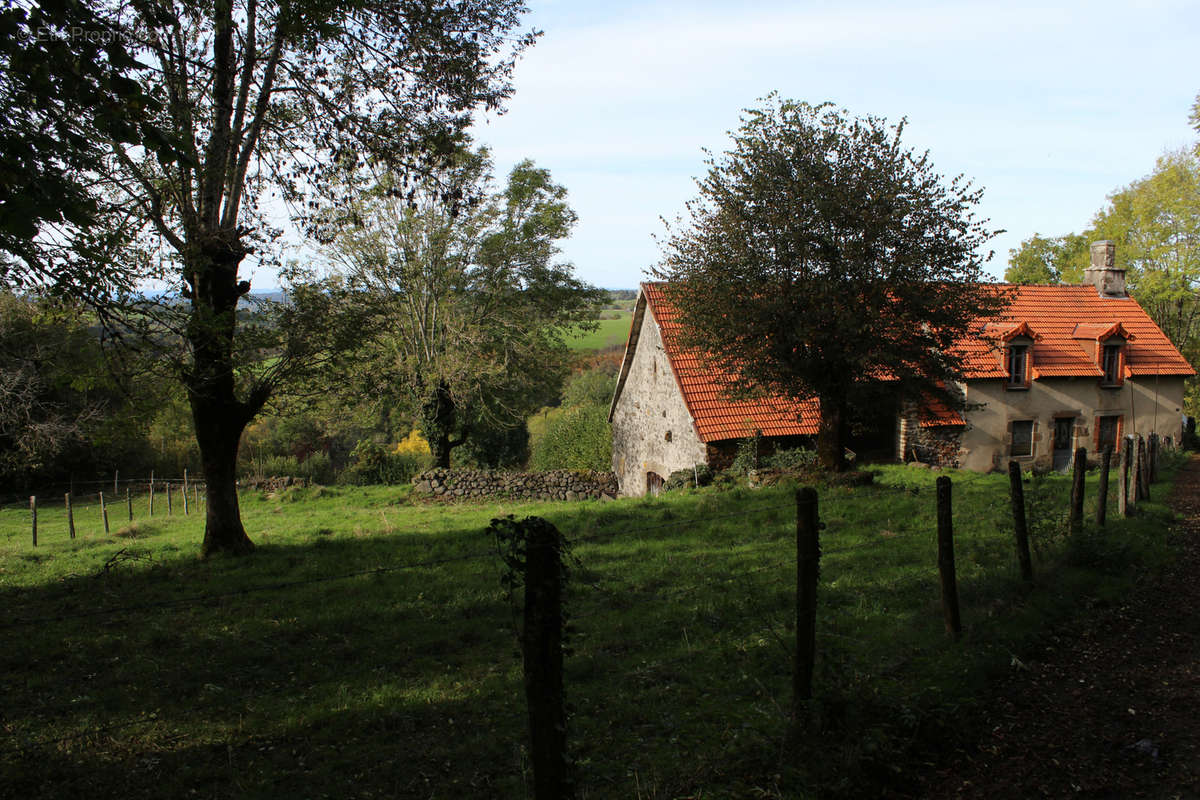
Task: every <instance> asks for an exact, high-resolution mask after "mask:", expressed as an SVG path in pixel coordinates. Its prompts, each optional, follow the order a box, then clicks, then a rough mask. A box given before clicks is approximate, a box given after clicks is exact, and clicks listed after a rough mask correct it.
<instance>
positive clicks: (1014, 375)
mask: <svg viewBox="0 0 1200 800" xmlns="http://www.w3.org/2000/svg"><path fill="white" fill-rule="evenodd" d="M1007 356H1008V357H1007V364H1006V371H1007V372H1008V388H1009V389H1028V388H1029V345H1027V344H1010V345H1009V346H1008V354H1007Z"/></svg>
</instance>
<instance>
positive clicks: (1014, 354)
mask: <svg viewBox="0 0 1200 800" xmlns="http://www.w3.org/2000/svg"><path fill="white" fill-rule="evenodd" d="M984 336H987V337H989V338H993V337H994V340H998V341H996V345H997V347H996V353H997V355H998V357H999V361H1000V364H999V366H1000V369H1002V370H1003V371H1004V388H1006V389H1028V388H1029V387H1030V385H1031V381H1032V380H1033V377H1034V375H1033V345H1034V343H1035V342H1037V340H1038V339H1040V338H1041V337H1040V336H1038V335H1037V334H1036V333H1035V332H1034V330H1033V328H1031V327H1029V323H1028V322H1003V323H999V322H995V323H993V322H989V323H988V324H987V325H986V326H984Z"/></svg>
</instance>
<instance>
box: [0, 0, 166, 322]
mask: <svg viewBox="0 0 1200 800" xmlns="http://www.w3.org/2000/svg"><path fill="white" fill-rule="evenodd" d="M123 33H124V31H123V28H122V27H121V26H120V25H118V24H115V23H114V21H113V20H111V19H109V18H107V17H106V16H105V15H104V14H103V13H101V12H98V11H97V10H96V9H94V8H93V7H92V6H91V5H89V4H87V3H84V2H79V0H55V2H44V3H30V2H22V1H21V0H18V1H17V2H11V3H6V4H5V5H4V7H3V8H0V108H3V109H4V115H3V117H2V118H0V286H4V287H6V288H8V289H10V290H13V289H16V290H21V289H29V288H33V287H36V288H39V289H43V290H45V289H50V290H54V291H56V292H59V293H66V294H69V295H72V296H74V297H76V298H87V299H91V300H96V299H100V300H105V299H110V298H111V296H112V294H113V292H114V291H115V290H119V289H120V288H123V287H124V288H128V286H129V282H128V279H129V273H128V272H127V271H124V270H119V269H117V270H114V269H112V268H111V266H110V265H108V264H103V266H101V263H100V262H101V259H102V255H103V249H104V245H105V238H104V237H103V236H102V235H100V236H96V237H94V238H88V237H85V236H82V235H81V232H82V231H83V230H85V229H87V228H88V227H89V226H92V225H94V224H95V222H96V221H97V219H98V217H100V216H101V215H102V214H103V212H104V208H105V198H103V197H102V196H101V195H99V194H98V193H97V192H95V191H93V188H94V186H95V174H94V172H93V168H94V166H95V164H96V162H97V161H98V160H99V159H100V158H101V157H102V156H103V155H104V153H105V150H106V146H107V144H108V143H109V142H120V143H122V144H126V145H142V144H146V143H150V144H155V145H159V146H161V145H162V144H163V141H162V136H161V134H160V133H159V132H158V131H157V129H156V128H155V127H154V126H153V124H152V119H153V113H154V112H155V111H157V110H158V109H159V106H158V103H157V102H156V100H155V98H153V97H151V96H150V95H149V94H148V93H147V91H146V89H145V87H144V86H143V85H142V84H141V83H139V82H138V80H137V78H139V77H142V76H143V75H144V74H145V71H146V65H145V64H143V63H140V62H139V61H137V59H136V58H135V57H134V55H133V49H132V48H131V47H129V46H128V41H127V39H126V37H125V36H124V35H123ZM162 152H163V155H164V158H170V155H169V153H170V151H169V149H167V148H163V150H162ZM68 243H71V244H74V247H68V246H66V245H67V244H68Z"/></svg>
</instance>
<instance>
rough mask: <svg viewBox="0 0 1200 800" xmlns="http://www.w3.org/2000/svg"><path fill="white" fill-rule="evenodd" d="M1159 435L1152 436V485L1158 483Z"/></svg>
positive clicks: (1153, 434)
mask: <svg viewBox="0 0 1200 800" xmlns="http://www.w3.org/2000/svg"><path fill="white" fill-rule="evenodd" d="M1158 448H1159V444H1158V434H1157V433H1152V434H1150V483H1158Z"/></svg>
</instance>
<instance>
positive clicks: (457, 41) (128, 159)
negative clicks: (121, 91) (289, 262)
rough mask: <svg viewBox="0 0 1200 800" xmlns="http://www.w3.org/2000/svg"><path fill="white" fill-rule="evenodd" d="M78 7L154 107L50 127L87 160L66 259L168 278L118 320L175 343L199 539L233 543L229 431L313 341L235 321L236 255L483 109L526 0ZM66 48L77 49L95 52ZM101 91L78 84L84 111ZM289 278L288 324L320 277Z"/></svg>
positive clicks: (452, 138) (262, 256) (263, 245)
mask: <svg viewBox="0 0 1200 800" xmlns="http://www.w3.org/2000/svg"><path fill="white" fill-rule="evenodd" d="M89 8H91V9H92V11H93V12H94V17H95V21H96V24H97V25H98V26H102V27H103V29H104V30H105V31H109V32H112V33H113V35H115V36H116V37H117V39H118V40H119V41H121V42H123V43H124V46H125V47H126V48H127V52H128V54H129V55H131V56H132V57H133V58H135V59H137V60H138V61H139V62H140V63H141V64H144V65H145V66H146V69H144V70H140V71H138V70H135V69H134V68H132V67H131V68H130V70H131V72H136V76H135V77H136V81H137V83H138V84H139V85H140V89H141V92H142V93H143V94H144V95H146V96H147V97H149V98H153V100H154V104H153V105H148V106H147V108H146V116H147V122H146V125H145V126H144V127H143V128H140V129H139V133H141V134H142V136H141V137H140V138H139V139H137V141H136V142H130V141H129V139H130V138H131V137H128V136H122V135H117V132H111V131H108V130H106V129H104V128H98V129H97V130H95V131H94V132H93V134H92V136H91V137H90V138H88V139H87V140H86V141H79V140H77V139H74V138H66V139H63V143H64V153H65V154H64V159H75V160H81V161H86V162H87V164H88V169H87V171H86V179H87V180H86V187H85V188H86V191H87V192H88V195H87V198H86V199H87V200H88V201H89V202H94V210H95V214H92V215H90V217H89V218H88V219H82V218H81V219H79V220H76V222H77V223H78V224H76V225H75V226H74V227H73V228H71V229H70V230H68V231H66V234H67V236H68V239H69V241H67V242H66V243H65V244H66V245H67V246H68V249H69V250H70V252H71V254H72V256H71V257H72V258H73V259H76V260H78V261H79V262H80V263H88V264H91V265H92V271H91V273H89V274H112V273H113V272H114V271H115V270H120V271H121V272H122V274H126V275H128V278H127V280H126V281H125V282H124V286H125V287H126V288H128V287H131V286H133V285H137V282H139V281H145V280H150V279H152V280H155V281H157V282H159V285H165V286H166V287H167V292H166V293H165V294H163V295H160V296H159V297H158V300H159V302H157V303H151V302H150V300H151V298H148V297H141V298H135V300H136V302H134V303H132V304H130V306H125V308H126V309H128V308H130V307H132V310H131V313H130V314H127V315H126V316H125V327H124V329H122V330H120V332H121V333H122V335H124V336H125V337H126V338H132V337H134V334H135V333H137V332H139V331H140V332H144V333H145V334H146V335H144V336H141V337H138V338H140V341H141V343H142V345H144V346H157V345H162V344H164V343H168V344H170V345H171V347H172V348H174V349H175V350H176V351H177V352H181V353H183V358H182V359H176V360H175V363H176V365H177V367H178V369H177V370H176V376H177V377H178V378H179V379H180V380H181V381H182V383H183V385H184V386H185V388H186V392H187V397H188V403H189V405H190V407H191V411H192V417H193V422H194V427H195V432H196V437H197V443H198V445H199V449H200V454H201V460H202V464H203V468H204V472H205V479H206V486H207V490H208V503H207V506H206V515H207V518H206V525H205V534H204V544H203V546H202V552H204V553H205V554H208V553H213V552H218V551H222V552H230V553H244V552H249V551H250V550H251V549H252V548H253V545H252V543H251V542H250V539H249V538H248V537H247V536H246V533H245V530H244V528H243V526H242V523H241V518H240V513H239V510H238V502H237V492H236V463H237V453H238V447H239V442H240V437H241V434H242V431H243V430H244V428H245V427H246V425H247V424H248V423H249V422H250V420H252V419H253V418H254V417H255V415H256V414H257V413H258V412H259V411H260V410H261V409H262V408H263V406H264V404H265V403H266V402H267V400H268V398H269V397H270V396H271V394H272V392H273V391H274V390H275V389H276V388H278V386H279V385H280V381H281V380H283V379H284V378H286V377H287V376H288V375H289V374H290V373H291V372H292V370H291V369H290V365H294V364H302V363H303V362H304V361H306V360H309V359H311V358H312V357H313V356H314V355H317V354H318V350H319V348H317V347H315V346H314V344H313V343H310V342H307V341H306V340H305V337H304V336H299V335H291V337H290V338H288V336H287V335H285V336H284V339H283V340H281V341H280V340H277V341H276V342H274V343H273V344H271V347H273V348H275V349H276V350H278V352H277V353H275V354H274V356H276V357H277V358H278V360H277V361H275V362H271V360H270V358H264V356H270V355H271V354H269V353H266V352H264V347H265V345H264V342H263V340H262V339H261V338H260V336H259V334H260V333H261V330H254V329H247V328H246V327H244V326H241V325H240V317H239V303H240V302H244V301H243V300H242V298H244V297H246V295H247V294H248V293H249V291H250V288H251V287H250V282H249V281H248V280H246V279H245V273H244V272H243V262H244V261H245V260H246V259H247V258H249V259H250V263H252V264H267V265H271V264H275V263H277V262H278V260H279V257H280V246H279V240H280V234H281V231H280V230H279V228H278V225H277V223H275V222H274V220H275V219H276V218H277V217H278V214H279V212H280V210H282V209H286V210H287V212H288V214H289V216H290V217H291V220H292V221H293V222H294V223H295V224H296V225H297V226H298V227H299V228H300V229H301V230H303V231H305V232H307V233H310V234H315V233H316V231H315V229H314V213H313V212H314V211H315V210H316V209H318V208H320V207H321V205H322V203H321V200H322V198H324V199H326V200H329V201H338V200H340V201H345V200H346V198H345V197H336V196H335V195H336V192H337V191H339V190H340V189H341V188H342V184H341V183H339V182H336V181H334V180H331V177H332V176H333V175H335V174H342V173H344V172H346V171H347V170H353V169H356V168H358V169H379V168H381V167H382V168H386V169H387V170H388V171H391V172H394V173H396V174H399V175H401V176H402V178H403V177H409V178H411V177H413V176H420V175H422V174H424V173H426V172H428V171H429V170H431V169H435V168H436V167H437V166H438V165H439V164H440V163H441V162H443V161H444V160H445V159H446V158H447V157H448V155H449V154H450V153H452V152H453V150H454V145H455V142H456V140H457V138H458V137H459V135H460V134H461V132H462V131H464V130H465V129H466V127H467V126H468V125H469V124H470V120H471V116H472V113H473V112H475V111H476V110H478V109H481V108H483V109H496V108H499V107H500V106H501V105H502V103H503V102H504V100H505V99H506V98H507V97H508V96H509V95H510V94H511V92H512V84H511V75H512V70H513V66H514V64H515V60H516V58H517V57H518V56H519V54H520V53H521V52H522V50H523V49H524V48H525V47H527V46H529V45H530V44H531V43H532V42H533V40H534V38H535V37H536V34H534V33H526V34H519V33H518V34H516V35H514V31H515V29H516V27H517V26H518V24H519V22H520V17H521V14H522V13H523V12H524V10H525V8H524V6H523V4H522V3H521V2H520V1H519V0H463V2H433V3H430V2H424V1H423V0H351V2H345V3H326V2H304V1H303V0H302V1H301V2H275V1H274V0H215V2H211V3H208V2H203V3H202V2H193V0H150V2H140V3H134V4H99V5H95V6H89ZM69 33H70V32H69V31H68V32H63V31H61V30H60V31H57V32H56V33H55V35H57V34H63V35H66V34H69ZM84 33H85V34H87V36H91V34H92V31H91V30H90V29H88V30H84ZM85 38H86V37H85ZM68 39H69V36H68ZM83 57H84V60H85V61H87V62H88V63H92V64H94V63H95V62H96V61H98V60H99V61H102V60H103V59H104V58H105V57H106V56H105V55H104V54H103V53H100V52H88V53H83ZM73 63H74V62H73V61H69V60H49V61H48V63H46V64H43V65H40V68H41V69H44V70H46V71H48V73H49V74H51V75H66V76H67V77H65V78H63V81H64V85H65V82H66V81H69V80H70V79H71V75H72V66H71V65H72V64H73ZM113 64H114V66H115V67H121V66H122V65H123V62H121V63H117V62H113ZM124 85H125V84H121V86H124ZM100 102H102V99H98V98H83V99H81V100H80V104H81V105H82V106H87V107H89V108H94V107H95V106H96V104H97V103H100ZM151 131H152V132H154V134H155V135H154V136H147V135H145V134H146V133H147V132H151ZM26 133H28V132H26ZM31 141H33V142H34V144H35V145H36V144H38V142H39V140H38V139H36V138H34V139H32V140H31ZM64 163H67V162H66V161H64ZM398 191H403V187H401V188H400V189H398ZM89 210H91V209H89ZM45 230H46V229H45V228H44V227H43V228H42V229H41V230H40V231H39V234H41V233H43V232H44V231H45ZM105 265H108V266H107V267H106V266H105ZM113 265H118V266H113ZM84 272H87V270H84V271H83V272H81V273H80V274H81V275H82V274H84ZM306 283H307V281H301V282H299V283H297V284H293V285H292V286H291V287H290V301H291V307H292V308H293V309H294V312H293V313H294V315H293V317H292V319H293V321H304V320H313V319H316V318H318V317H320V316H321V312H320V308H321V307H322V303H323V302H324V300H323V298H324V297H326V294H325V293H324V292H308V293H307V294H306V293H305V292H304V291H302V290H303V287H304V285H305V284H306ZM111 299H112V298H111V296H110V297H105V298H101V306H100V307H101V308H102V310H104V311H106V312H113V311H114V305H112V304H109V302H108V301H109V300H111ZM152 306H153V307H152ZM117 310H120V309H117ZM147 321H153V322H154V323H156V324H157V325H158V328H159V329H158V330H154V329H153V326H149V327H148V326H147V325H146V323H147ZM118 327H119V326H118ZM278 330H281V331H282V332H283V333H284V334H296V333H297V332H298V330H299V329H298V328H297V327H295V326H292V325H290V324H289V325H286V326H284V327H283V328H280V329H278ZM310 330H320V328H311V329H310ZM245 357H250V358H251V359H256V360H257V362H258V363H259V364H264V363H273V364H274V365H273V366H269V367H268V368H267V369H265V370H258V371H251V372H247V371H245V370H241V369H239V365H240V364H242V363H243V359H244V358H245Z"/></svg>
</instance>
